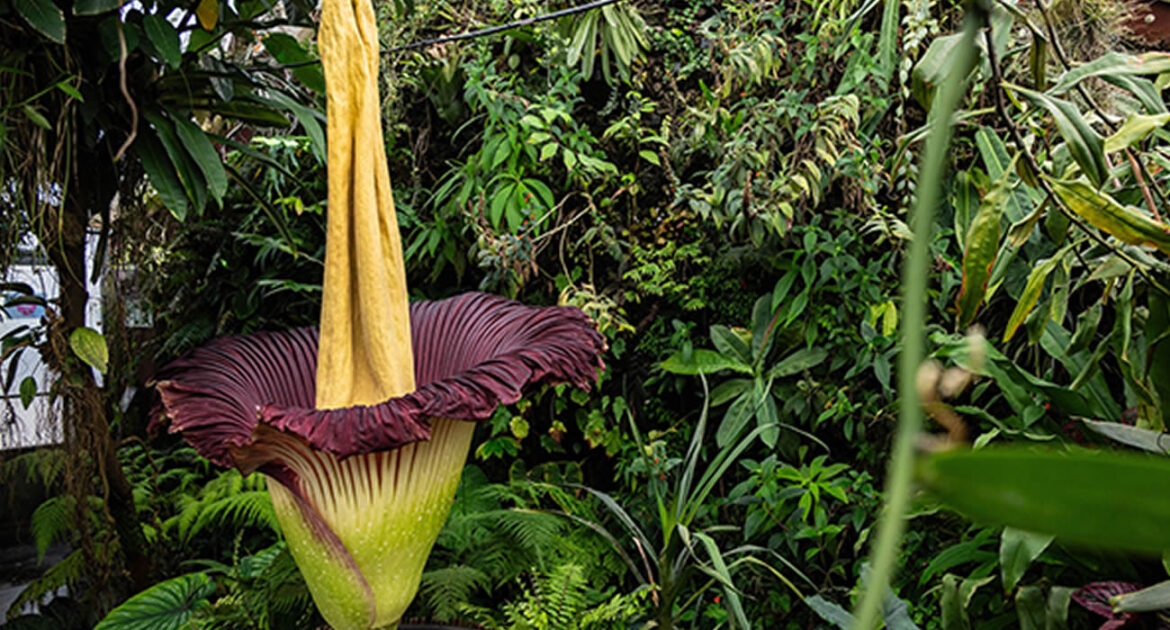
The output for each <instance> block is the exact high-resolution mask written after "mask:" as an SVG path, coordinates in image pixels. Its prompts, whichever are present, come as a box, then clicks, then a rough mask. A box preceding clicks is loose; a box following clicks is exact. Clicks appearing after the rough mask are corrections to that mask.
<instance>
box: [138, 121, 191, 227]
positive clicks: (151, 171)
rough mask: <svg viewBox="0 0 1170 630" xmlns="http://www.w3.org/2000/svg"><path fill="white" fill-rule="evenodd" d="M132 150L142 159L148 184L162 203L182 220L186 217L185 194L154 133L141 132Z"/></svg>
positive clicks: (173, 167)
mask: <svg viewBox="0 0 1170 630" xmlns="http://www.w3.org/2000/svg"><path fill="white" fill-rule="evenodd" d="M134 150H135V152H137V153H138V158H139V159H141V160H142V168H143V170H145V171H146V175H147V176H148V177H149V178H150V185H151V186H154V189H155V190H156V191H158V196H159V199H161V200H162V202H163V205H164V206H166V207H167V209H168V210H170V211H171V214H173V215H175V218H176V219H178V220H179V221H182V220H183V219H185V218H186V217H187V208H188V205H187V195H186V193H184V192H183V184H182V183H180V182H179V176H178V175H177V174H176V173H175V166H174V164H171V159H170V158H169V157H167V153H166V149H165V148H163V146H162V143H161V142H159V141H158V138H156V137H155V136H154V134H141V135H140V136H139V137H138V140H137V141H135V142H134Z"/></svg>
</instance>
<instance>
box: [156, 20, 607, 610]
mask: <svg viewBox="0 0 1170 630" xmlns="http://www.w3.org/2000/svg"><path fill="white" fill-rule="evenodd" d="M377 33H378V29H377V26H376V24H375V23H374V12H373V7H372V6H371V4H370V0H323V2H322V15H321V27H320V31H319V36H318V46H319V48H320V51H321V60H322V64H323V66H324V69H325V81H326V87H327V99H328V107H327V114H328V140H329V147H328V159H329V221H328V229H327V233H326V252H325V279H324V287H323V298H322V306H321V329H320V334H319V335H318V333H317V332H316V331H315V330H314V329H309V328H304V329H298V330H292V331H288V332H267V333H258V334H254V335H249V336H242V337H228V338H224V339H219V340H217V341H214V342H212V343H210V344H209V345H207V346H205V347H203V348H200V349H197V350H195V351H193V352H191V353H190V354H188V355H187V356H185V357H183V358H181V359H179V360H177V361H175V362H174V363H172V364H170V365H168V366H167V367H166V368H164V369H163V370H162V371H161V372H160V373H159V374H158V375H157V376H156V383H157V388H158V391H159V392H160V394H161V398H162V406H163V410H164V411H165V415H166V416H167V417H169V418H170V430H171V431H177V432H181V433H182V434H183V436H184V437H185V438H186V439H187V441H189V442H190V443H191V444H192V445H193V446H194V447H195V448H196V449H197V450H198V451H199V452H200V453H201V454H202V455H203V456H205V457H207V458H208V459H209V460H211V461H212V462H214V463H216V464H219V465H221V466H235V467H236V468H238V469H240V470H241V471H242V472H244V473H250V472H253V471H258V472H260V473H263V474H265V475H267V476H268V478H269V483H268V488H269V492H270V494H271V496H272V502H273V506H274V507H275V508H276V513H277V517H278V520H279V521H280V525H281V529H282V531H283V533H284V537H285V539H286V540H287V542H288V546H289V550H290V552H291V553H292V555H293V558H294V559H295V560H296V562H297V564H298V566H299V567H300V568H301V574H302V575H303V576H304V578H305V583H306V584H307V585H308V587H309V591H310V592H311V593H312V595H313V600H314V601H315V602H316V604H317V607H318V609H319V610H320V611H321V614H322V616H323V617H324V618H325V620H326V621H327V622H329V624H330V625H331V626H333V627H334V628H337V629H338V630H349V629H354V630H365V629H367V628H387V627H388V628H393V627H395V626H397V624H398V620H399V619H400V618H401V616H402V613H403V612H404V611H405V610H406V607H407V605H408V604H409V603H410V601H411V599H413V598H414V595H415V593H416V591H417V590H418V584H419V579H420V577H421V575H422V570H423V567H424V565H425V563H426V557H427V554H428V553H429V552H430V548H431V546H432V545H433V544H434V541H435V538H436V537H437V536H438V532H439V529H440V528H441V527H442V525H443V522H444V520H445V519H446V516H447V512H448V510H449V508H450V504H451V500H452V497H453V496H454V493H455V487H456V485H457V484H458V481H459V473H460V471H461V470H462V468H463V462H464V460H465V458H466V456H467V451H468V448H469V446H470V442H471V435H472V429H473V427H474V424H473V422H474V421H477V420H483V419H485V418H488V417H489V416H490V415H491V414H492V412H493V411H494V410H495V409H496V407H497V406H498V405H500V404H507V403H512V402H515V401H516V400H518V399H519V398H520V396H521V394H522V393H523V392H524V391H525V390H526V389H527V388H529V387H531V386H534V385H537V384H540V383H572V384H574V385H576V386H578V387H582V388H588V387H589V385H590V384H591V383H592V382H593V380H594V379H595V378H596V374H597V370H599V369H601V367H602V364H601V359H600V354H601V352H602V349H603V347H604V344H603V341H602V339H601V336H600V335H599V334H598V333H597V332H596V330H594V329H593V327H592V325H591V324H590V322H589V321H588V319H587V318H586V317H585V316H584V314H582V313H581V311H579V310H577V309H572V308H564V307H550V308H536V307H530V306H524V305H521V304H518V303H516V302H513V301H510V300H505V299H503V298H500V297H494V296H489V295H485V294H468V295H464V296H460V297H456V298H451V299H448V300H444V301H440V302H420V303H415V304H413V305H408V302H407V292H406V280H405V274H404V273H403V261H402V246H401V243H400V240H399V235H398V225H397V221H396V217H395V213H394V205H393V201H392V199H391V194H390V178H389V170H388V168H387V164H386V153H385V150H384V146H383V140H382V130H381V120H380V112H381V101H380V100H379V98H378V89H377V74H378V35H377Z"/></svg>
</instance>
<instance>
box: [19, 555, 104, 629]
mask: <svg viewBox="0 0 1170 630" xmlns="http://www.w3.org/2000/svg"><path fill="white" fill-rule="evenodd" d="M84 575H85V556H84V555H83V554H82V551H81V550H80V549H75V550H74V551H73V552H72V553H70V554H69V555H67V556H65V557H64V558H62V559H61V561H60V562H58V563H57V564H54V565H53V566H51V567H49V570H48V571H45V574H44V575H42V576H41V577H39V578H37V579H36V580H34V581H32V582H30V583H29V585H28V586H26V587H24V590H23V591H21V592H20V595H19V596H18V597H17V598H16V600H15V601H13V602H12V605H11V606H9V607H8V618H9V619H11V618H13V617H15V616H17V615H19V614H20V613H21V611H22V610H23V609H24V607H25V606H26V605H28V604H30V603H34V602H35V603H40V602H43V601H44V600H45V597H46V596H48V595H51V594H53V593H56V592H57V590H58V589H60V588H62V587H68V588H70V589H73V588H75V587H76V586H77V583H78V582H79V581H80V580H81V579H82V578H83V577H84Z"/></svg>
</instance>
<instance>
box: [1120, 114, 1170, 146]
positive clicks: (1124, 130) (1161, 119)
mask: <svg viewBox="0 0 1170 630" xmlns="http://www.w3.org/2000/svg"><path fill="white" fill-rule="evenodd" d="M1168 121H1170V114H1156V115H1153V116H1148V115H1145V114H1130V115H1129V117H1128V118H1126V119H1125V123H1123V124H1122V125H1121V128H1120V129H1118V130H1117V131H1116V132H1114V134H1113V135H1111V136H1109V137H1108V138H1106V139H1105V152H1106V153H1115V152H1117V151H1121V150H1124V149H1127V148H1129V147H1130V146H1132V145H1133V144H1134V143H1135V142H1140V141H1142V140H1145V139H1146V136H1148V135H1150V133H1151V132H1152V131H1154V130H1155V129H1157V128H1159V127H1161V126H1162V125H1165V124H1166V123H1167V122H1168Z"/></svg>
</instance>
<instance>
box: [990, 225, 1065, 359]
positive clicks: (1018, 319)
mask: <svg viewBox="0 0 1170 630" xmlns="http://www.w3.org/2000/svg"><path fill="white" fill-rule="evenodd" d="M1069 251H1070V246H1066V247H1065V248H1064V249H1062V250H1061V251H1059V252H1057V253H1056V254H1055V255H1053V256H1052V258H1048V259H1045V260H1042V261H1040V262H1039V263H1037V264H1036V266H1035V267H1033V268H1032V272H1031V273H1029V274H1028V282H1027V284H1025V285H1024V291H1023V293H1021V294H1020V299H1019V300H1018V301H1017V302H1016V307H1015V309H1013V310H1012V315H1011V317H1009V318H1008V324H1007V330H1005V331H1004V333H1003V340H1004V342H1005V343H1006V342H1008V341H1011V339H1012V337H1013V336H1015V334H1016V330H1018V329H1019V327H1020V324H1022V323H1024V319H1025V318H1026V317H1027V316H1028V313H1031V312H1032V309H1033V308H1035V307H1036V301H1037V300H1039V299H1040V292H1041V291H1043V290H1044V281H1045V280H1047V279H1048V275H1049V274H1050V273H1052V270H1053V269H1055V268H1056V265H1057V263H1059V262H1060V261H1061V259H1063V258H1064V256H1065V255H1066V254H1068V252H1069Z"/></svg>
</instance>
